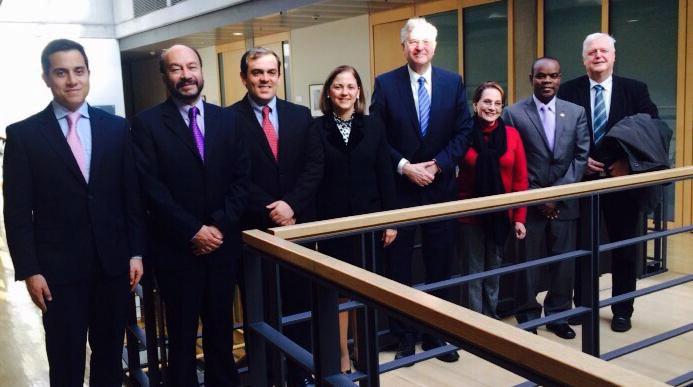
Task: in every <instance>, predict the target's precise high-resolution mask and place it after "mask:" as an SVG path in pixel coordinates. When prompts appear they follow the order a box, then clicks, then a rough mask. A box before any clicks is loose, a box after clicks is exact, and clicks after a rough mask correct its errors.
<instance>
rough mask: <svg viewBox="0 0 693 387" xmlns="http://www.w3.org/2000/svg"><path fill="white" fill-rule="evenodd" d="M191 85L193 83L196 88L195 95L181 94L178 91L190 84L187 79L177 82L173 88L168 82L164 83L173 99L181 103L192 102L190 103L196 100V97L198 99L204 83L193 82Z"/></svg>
mask: <svg viewBox="0 0 693 387" xmlns="http://www.w3.org/2000/svg"><path fill="white" fill-rule="evenodd" d="M192 83H194V84H195V85H196V86H197V92H196V93H195V94H183V93H181V92H180V91H179V90H178V89H180V88H182V87H184V86H186V85H189V84H191V82H190V80H189V79H186V80H181V81H179V82H178V83H176V85H175V87H172V85H171V83H170V82H166V86H167V88H168V91H169V92H170V93H171V95H172V96H173V97H174V98H176V99H179V100H181V101H189V102H192V101H195V100H197V97H199V96H200V94H201V93H202V89H203V88H204V86H205V82H204V81H200V82H198V81H193V82H192Z"/></svg>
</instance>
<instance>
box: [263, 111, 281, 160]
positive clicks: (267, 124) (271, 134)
mask: <svg viewBox="0 0 693 387" xmlns="http://www.w3.org/2000/svg"><path fill="white" fill-rule="evenodd" d="M269 113H270V107H269V106H263V107H262V130H263V131H264V132H265V137H267V142H268V143H269V147H270V149H271V150H272V154H273V155H274V159H275V160H278V159H279V141H278V140H277V132H275V131H274V125H272V121H270V119H269Z"/></svg>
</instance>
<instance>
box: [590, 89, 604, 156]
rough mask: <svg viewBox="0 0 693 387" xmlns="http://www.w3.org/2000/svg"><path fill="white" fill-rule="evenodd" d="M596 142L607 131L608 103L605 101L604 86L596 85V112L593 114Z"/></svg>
mask: <svg viewBox="0 0 693 387" xmlns="http://www.w3.org/2000/svg"><path fill="white" fill-rule="evenodd" d="M592 130H593V131H594V143H595V144H596V143H598V142H599V140H601V139H602V137H604V134H605V132H606V104H605V103H604V86H602V85H594V112H593V114H592Z"/></svg>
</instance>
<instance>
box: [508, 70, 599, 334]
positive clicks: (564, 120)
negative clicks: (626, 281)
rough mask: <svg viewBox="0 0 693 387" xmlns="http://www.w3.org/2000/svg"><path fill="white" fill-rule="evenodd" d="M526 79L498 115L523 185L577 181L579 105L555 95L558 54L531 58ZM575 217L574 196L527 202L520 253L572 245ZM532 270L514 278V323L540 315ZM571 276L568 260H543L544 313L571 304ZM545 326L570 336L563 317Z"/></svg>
mask: <svg viewBox="0 0 693 387" xmlns="http://www.w3.org/2000/svg"><path fill="white" fill-rule="evenodd" d="M529 81H530V83H531V84H532V87H533V88H534V94H533V95H532V96H531V97H529V98H527V99H525V100H523V101H520V102H518V103H516V104H514V105H513V106H510V107H509V108H508V109H506V110H505V111H504V112H503V120H504V121H505V122H506V123H507V124H508V125H511V126H514V127H515V128H516V129H517V130H518V132H519V133H520V136H521V137H522V142H523V144H524V146H525V153H526V156H527V175H528V178H529V187H530V189H532V188H543V187H552V186H556V185H562V184H570V183H575V182H578V181H580V180H581V179H582V175H583V173H584V171H585V166H586V164H587V156H588V154H589V147H590V135H589V132H588V128H587V117H586V115H585V109H584V108H582V107H581V106H578V105H575V104H573V103H570V102H568V101H564V100H562V99H559V98H557V97H556V93H557V92H558V87H559V86H560V84H561V66H560V64H559V63H558V60H556V59H554V58H549V57H542V58H539V59H537V60H536V61H534V64H533V65H532V73H531V74H530V75H529ZM578 217H579V210H578V202H577V200H564V201H558V202H551V203H545V204H541V205H538V206H533V207H530V208H529V209H528V211H527V223H526V227H527V238H526V239H525V254H521V255H524V258H525V259H527V260H532V259H537V258H541V257H546V256H551V255H555V254H560V253H563V252H566V251H571V250H575V248H576V245H577V243H576V241H577V219H578ZM537 273H538V272H537V270H533V269H530V270H526V271H525V272H524V275H520V276H519V278H518V291H517V292H516V294H515V296H516V305H517V309H516V311H515V316H516V318H517V320H518V321H519V322H520V323H522V322H525V321H529V320H534V319H536V318H539V317H541V309H542V306H541V305H540V304H539V303H537V299H536V296H537V289H538V285H539V278H538V275H537ZM573 276H574V264H573V262H572V261H563V262H559V263H556V264H553V265H550V266H549V289H548V293H547V295H546V298H545V300H544V313H545V314H546V315H547V316H548V315H551V314H555V313H558V312H561V311H564V310H568V309H570V308H571V300H572V293H573ZM546 328H547V329H548V330H550V331H552V332H554V333H555V334H556V335H557V336H559V337H561V338H564V339H572V338H574V337H575V332H574V331H573V330H572V329H571V328H570V326H569V325H568V323H567V322H566V321H558V322H554V323H552V324H547V325H546ZM534 332H535V333H536V330H535V331H534Z"/></svg>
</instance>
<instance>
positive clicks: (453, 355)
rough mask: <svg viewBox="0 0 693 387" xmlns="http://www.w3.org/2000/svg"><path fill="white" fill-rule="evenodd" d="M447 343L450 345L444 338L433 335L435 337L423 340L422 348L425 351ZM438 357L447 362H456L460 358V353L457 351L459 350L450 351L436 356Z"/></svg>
mask: <svg viewBox="0 0 693 387" xmlns="http://www.w3.org/2000/svg"><path fill="white" fill-rule="evenodd" d="M446 345H448V343H446V342H445V341H443V340H442V339H440V338H438V337H433V338H429V339H427V340H423V341H422V342H421V349H423V350H424V351H428V350H431V349H434V348H438V347H444V346H446ZM436 359H438V360H440V361H444V362H446V363H454V362H456V361H458V360H460V355H459V354H458V353H457V351H452V352H448V353H444V354H442V355H439V356H436Z"/></svg>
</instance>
